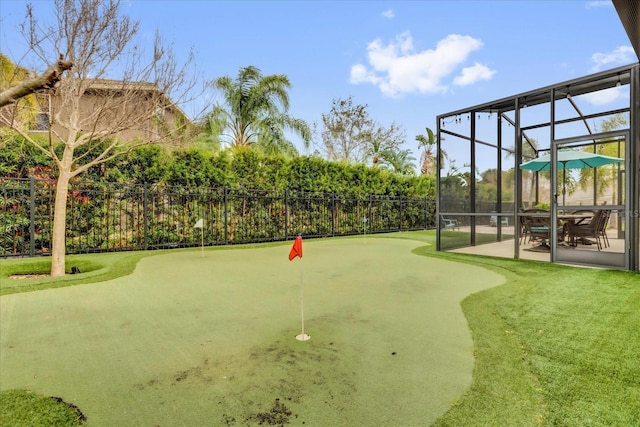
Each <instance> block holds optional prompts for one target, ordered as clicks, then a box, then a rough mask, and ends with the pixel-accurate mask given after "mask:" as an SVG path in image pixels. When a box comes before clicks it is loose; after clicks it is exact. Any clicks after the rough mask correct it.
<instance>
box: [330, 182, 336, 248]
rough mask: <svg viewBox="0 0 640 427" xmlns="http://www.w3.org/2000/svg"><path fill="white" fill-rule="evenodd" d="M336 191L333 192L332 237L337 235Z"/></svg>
mask: <svg viewBox="0 0 640 427" xmlns="http://www.w3.org/2000/svg"><path fill="white" fill-rule="evenodd" d="M335 218H336V193H334V192H333V191H332V192H331V237H336V219H335Z"/></svg>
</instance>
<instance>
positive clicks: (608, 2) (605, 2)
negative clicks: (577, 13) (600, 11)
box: [585, 0, 613, 9]
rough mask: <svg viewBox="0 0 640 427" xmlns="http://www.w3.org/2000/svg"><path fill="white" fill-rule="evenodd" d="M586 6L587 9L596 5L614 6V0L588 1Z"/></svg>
mask: <svg viewBox="0 0 640 427" xmlns="http://www.w3.org/2000/svg"><path fill="white" fill-rule="evenodd" d="M585 7H586V8H587V9H593V8H595V7H613V2H612V1H611V0H594V1H588V2H587V4H586V5H585Z"/></svg>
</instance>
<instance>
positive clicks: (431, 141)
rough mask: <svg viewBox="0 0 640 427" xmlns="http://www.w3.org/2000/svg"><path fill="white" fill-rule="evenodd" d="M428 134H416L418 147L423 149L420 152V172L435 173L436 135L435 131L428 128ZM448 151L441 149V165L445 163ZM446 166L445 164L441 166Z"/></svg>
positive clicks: (424, 173) (423, 173) (425, 173)
mask: <svg viewBox="0 0 640 427" xmlns="http://www.w3.org/2000/svg"><path fill="white" fill-rule="evenodd" d="M426 130H427V135H426V136H425V135H416V141H418V149H422V150H423V151H422V154H420V174H422V175H433V174H434V173H435V170H434V169H435V167H434V166H435V165H434V162H433V147H434V146H435V145H436V136H435V134H434V133H433V131H432V130H431V129H429V128H426ZM446 158H447V153H446V151H444V150H443V149H442V148H441V149H440V165H444V163H445V159H446ZM441 167H444V166H441Z"/></svg>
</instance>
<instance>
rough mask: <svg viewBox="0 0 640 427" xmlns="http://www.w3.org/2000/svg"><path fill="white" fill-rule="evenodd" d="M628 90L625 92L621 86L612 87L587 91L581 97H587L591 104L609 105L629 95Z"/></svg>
mask: <svg viewBox="0 0 640 427" xmlns="http://www.w3.org/2000/svg"><path fill="white" fill-rule="evenodd" d="M627 93H628V92H625V91H624V90H623V89H622V88H620V87H612V88H610V89H605V90H599V91H597V92H591V93H586V94H584V95H582V96H580V99H583V98H584V99H585V100H586V101H587V102H588V103H589V104H591V105H596V106H599V105H607V104H610V103H612V102H613V101H616V100H618V99H621V98H623V97H625V96H627Z"/></svg>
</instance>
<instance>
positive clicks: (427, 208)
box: [424, 196, 429, 230]
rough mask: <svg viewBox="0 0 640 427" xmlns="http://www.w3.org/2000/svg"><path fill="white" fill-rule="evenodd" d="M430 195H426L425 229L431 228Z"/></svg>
mask: <svg viewBox="0 0 640 427" xmlns="http://www.w3.org/2000/svg"><path fill="white" fill-rule="evenodd" d="M428 221H429V196H424V229H425V230H427V229H428V228H429V222H428Z"/></svg>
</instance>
